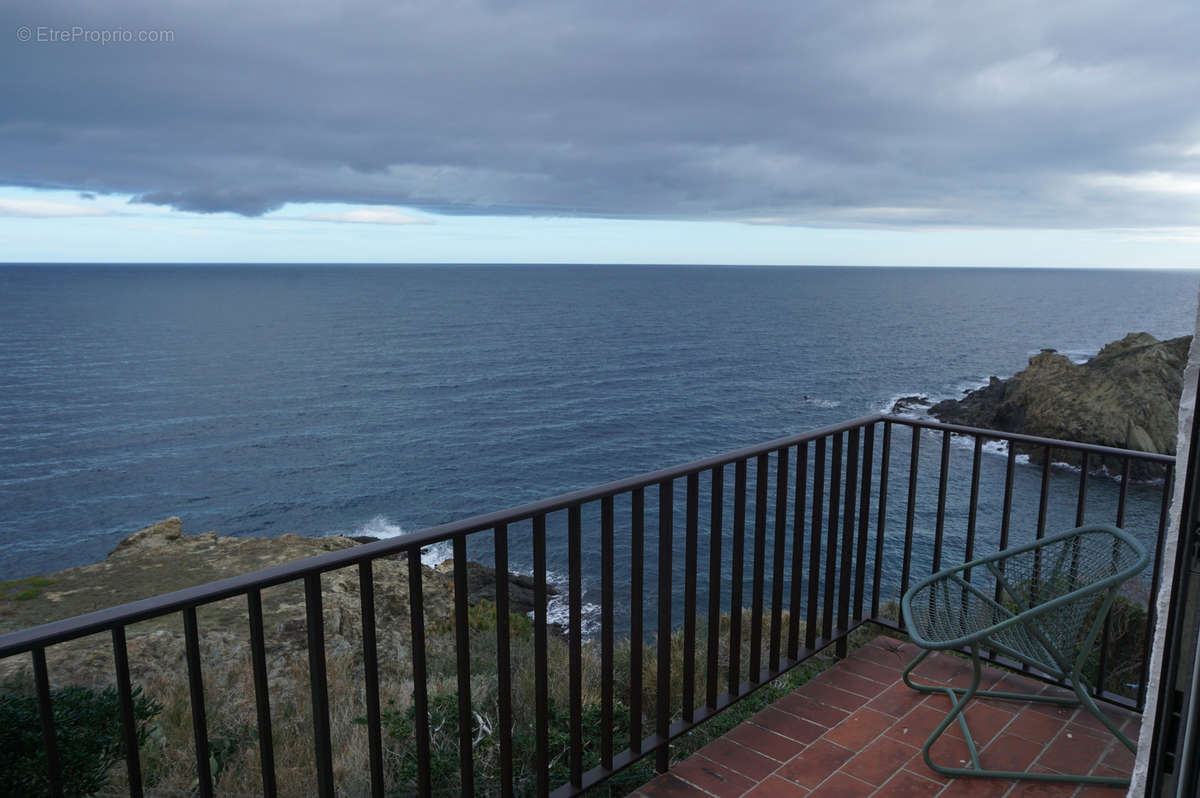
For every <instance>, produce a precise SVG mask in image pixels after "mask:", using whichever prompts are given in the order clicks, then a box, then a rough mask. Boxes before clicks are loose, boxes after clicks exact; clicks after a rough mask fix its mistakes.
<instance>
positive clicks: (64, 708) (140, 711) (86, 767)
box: [0, 685, 162, 796]
mask: <svg viewBox="0 0 1200 798" xmlns="http://www.w3.org/2000/svg"><path fill="white" fill-rule="evenodd" d="M51 703H52V705H53V707H54V729H55V733H56V736H57V740H58V756H59V762H60V764H61V767H62V781H63V791H64V793H65V794H66V795H68V796H84V795H92V794H94V793H95V792H97V791H98V790H100V789H101V788H102V787H104V785H105V783H106V782H107V781H108V771H109V769H110V768H111V767H112V765H113V763H115V762H116V761H117V760H118V759H121V758H123V757H124V755H125V751H124V744H123V741H122V737H121V710H120V703H119V701H118V696H117V691H116V688H113V687H109V688H107V689H104V690H94V689H92V688H89V687H80V686H72V687H63V688H61V689H59V690H54V691H52V692H51ZM161 709H162V707H161V705H159V703H158V702H157V701H155V700H154V699H153V698H150V697H149V696H146V695H144V694H143V693H142V689H141V688H140V687H137V688H135V689H134V691H133V714H134V718H135V720H136V723H137V736H138V743H139V745H140V744H141V743H144V742H145V740H146V738H147V737H148V736H149V728H148V724H149V722H150V721H151V720H152V719H153V718H154V717H155V716H156V715H157V714H158V713H159V712H160V711H161ZM48 792H49V782H48V780H47V778H46V752H45V750H44V749H43V748H42V722H41V714H40V712H39V711H38V702H37V696H36V695H33V694H31V693H29V692H28V691H22V690H17V689H11V685H9V686H6V688H5V689H4V690H3V691H2V692H0V795H5V796H29V795H45V794H47V793H48Z"/></svg>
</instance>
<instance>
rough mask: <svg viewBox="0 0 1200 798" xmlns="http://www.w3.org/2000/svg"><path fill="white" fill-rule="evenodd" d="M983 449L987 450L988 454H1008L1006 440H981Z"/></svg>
mask: <svg viewBox="0 0 1200 798" xmlns="http://www.w3.org/2000/svg"><path fill="white" fill-rule="evenodd" d="M983 451H985V452H987V453H988V454H1003V455H1007V454H1008V441H997V440H991V441H984V442H983Z"/></svg>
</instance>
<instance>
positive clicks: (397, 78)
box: [0, 0, 1200, 226]
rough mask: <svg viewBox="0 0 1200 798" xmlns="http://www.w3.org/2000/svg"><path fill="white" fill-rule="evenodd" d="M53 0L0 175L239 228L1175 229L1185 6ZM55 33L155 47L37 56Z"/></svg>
mask: <svg viewBox="0 0 1200 798" xmlns="http://www.w3.org/2000/svg"><path fill="white" fill-rule="evenodd" d="M76 5H77V4H75V3H73V2H60V1H59V0H49V1H48V2H37V3H33V2H19V3H17V4H15V5H14V4H12V3H7V4H4V5H3V7H2V8H0V25H2V26H3V27H2V28H0V30H2V31H3V34H4V35H9V36H12V32H13V31H19V29H21V28H22V26H25V27H26V28H27V29H28V30H29V31H30V32H31V38H32V40H31V41H28V42H22V41H19V38H20V37H19V36H14V37H12V38H11V39H10V41H9V42H8V43H7V44H6V45H4V47H2V48H0V145H2V146H0V183H4V184H16V185H23V186H34V187H57V188H69V189H72V190H78V191H86V192H109V193H113V192H115V193H127V194H130V195H133V196H134V197H135V198H136V199H138V200H140V201H142V202H149V203H156V204H161V205H169V206H172V207H175V208H180V209H184V210H192V211H200V212H217V211H232V212H235V213H240V214H245V215H250V216H253V215H258V214H262V213H265V212H268V211H270V210H273V209H276V208H278V207H280V206H281V205H283V204H284V203H287V202H304V201H323V202H329V201H334V202H350V203H368V204H393V205H408V206H414V207H418V208H422V209H426V210H430V211H440V212H451V213H501V214H541V215H581V216H588V215H598V216H617V217H645V218H693V219H743V220H754V221H758V222H762V223H802V224H824V225H845V224H850V225H872V224H884V225H913V224H918V225H928V224H951V225H976V224H978V225H1014V226H1112V225H1119V226H1137V225H1150V224H1164V225H1167V224H1175V225H1178V224H1190V223H1194V222H1196V221H1197V216H1196V211H1197V198H1198V197H1200V189H1197V188H1196V187H1197V185H1200V183H1198V182H1197V181H1198V180H1200V177H1198V176H1197V173H1198V172H1200V106H1198V105H1197V104H1196V103H1195V102H1193V99H1194V98H1195V97H1197V96H1200V57H1198V56H1197V53H1198V52H1200V48H1197V47H1196V46H1195V42H1196V41H1200V22H1198V19H1200V14H1197V13H1195V11H1194V8H1193V6H1192V5H1191V4H1190V2H1188V3H1183V2H1181V3H1177V4H1175V3H1170V2H1159V3H1154V4H1149V5H1147V6H1144V7H1140V8H1139V7H1138V6H1136V5H1135V4H1134V3H1132V2H1131V3H1117V2H1108V3H1097V2H1094V0H1088V2H1082V3H1057V4H1047V3H1044V2H1041V0H1038V2H1029V3H1019V2H1012V1H1011V0H1004V1H1003V2H991V3H989V2H975V3H951V2H946V3H936V2H894V1H893V0H887V1H886V2H853V3H845V2H826V3H819V2H806V3H796V2H791V1H790V0H789V1H788V2H777V3H770V2H762V3H724V2H722V3H717V2H704V3H699V2H695V0H690V1H689V2H668V1H667V0H660V1H659V2H653V3H646V2H638V3H634V2H620V1H619V0H597V1H596V2H581V1H580V2H572V1H571V0H560V1H558V2H546V3H526V2H520V1H519V0H513V1H512V2H488V0H443V1H442V2H377V3H368V2H349V3H342V4H330V3H326V2H306V1H305V0H301V1H300V2H289V3H275V4H256V5H254V6H246V7H243V5H242V4H240V3H231V2H229V3H220V2H210V3H182V2H162V0H158V1H156V2H131V0H109V2H106V3H104V4H89V5H88V7H87V8H86V9H84V10H79V9H78V8H76ZM268 6H269V7H268ZM73 26H79V27H81V28H83V29H86V30H95V31H104V30H118V31H130V32H131V34H132V36H133V37H134V38H135V39H136V37H137V36H138V35H140V32H142V31H170V32H171V35H172V40H171V41H165V42H164V41H160V42H155V43H151V42H139V41H132V42H125V41H118V42H113V43H109V44H106V45H105V44H97V43H91V42H87V41H68V42H48V41H38V34H39V32H40V31H44V30H51V29H53V30H70V29H71V28H72V27H73ZM1158 173H1171V174H1172V175H1174V176H1175V182H1170V181H1167V183H1164V181H1163V180H1162V179H1161V178H1160V177H1156V174H1158ZM1181 180H1182V182H1180V181H1181ZM1189 181H1190V182H1189ZM1164 185H1166V188H1164Z"/></svg>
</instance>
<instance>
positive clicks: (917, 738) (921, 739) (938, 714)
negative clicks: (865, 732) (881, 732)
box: [885, 704, 962, 748]
mask: <svg viewBox="0 0 1200 798" xmlns="http://www.w3.org/2000/svg"><path fill="white" fill-rule="evenodd" d="M945 719H946V710H944V709H939V708H937V707H935V706H931V705H929V704H922V705H921V706H919V707H917V708H916V709H914V710H913V711H912V712H909V713H908V714H907V715H905V716H904V717H902V718H901V719H900V720H898V721H896V722H895V723H893V724H892V726H891V728H889V729H888V730H887V731H886V732H885V734H887V736H888V737H891V738H893V739H896V740H900V741H901V742H904V743H908V744H909V745H915V746H917V747H918V748H920V747H921V746H923V745H925V741H926V740H927V739H929V735H930V734H932V733H933V730H934V729H936V728H937V727H938V724H939V723H941V722H942V721H943V720H945ZM946 734H947V735H951V736H954V737H961V736H962V734H961V732H960V729H959V728H958V721H955V722H954V723H953V724H951V726H950V728H948V729H946Z"/></svg>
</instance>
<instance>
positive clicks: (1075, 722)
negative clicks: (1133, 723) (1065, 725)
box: [1071, 709, 1125, 737]
mask: <svg viewBox="0 0 1200 798" xmlns="http://www.w3.org/2000/svg"><path fill="white" fill-rule="evenodd" d="M1103 711H1104V710H1101V712H1103ZM1107 717H1108V718H1109V720H1111V721H1113V725H1114V726H1116V727H1117V728H1118V729H1119V728H1121V725H1122V724H1123V723H1124V722H1125V718H1123V717H1120V716H1118V715H1117V714H1116V713H1115V712H1113V713H1107ZM1071 725H1072V726H1078V727H1080V728H1081V729H1083V730H1084V731H1087V732H1091V733H1092V734H1098V735H1101V736H1104V737H1108V736H1111V735H1112V732H1110V731H1109V730H1108V727H1107V726H1105V725H1104V724H1103V723H1102V722H1101V721H1100V719H1099V718H1097V717H1096V716H1095V715H1093V714H1092V713H1091V712H1088V711H1087V710H1086V709H1080V711H1079V712H1076V713H1075V717H1073V718H1071Z"/></svg>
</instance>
